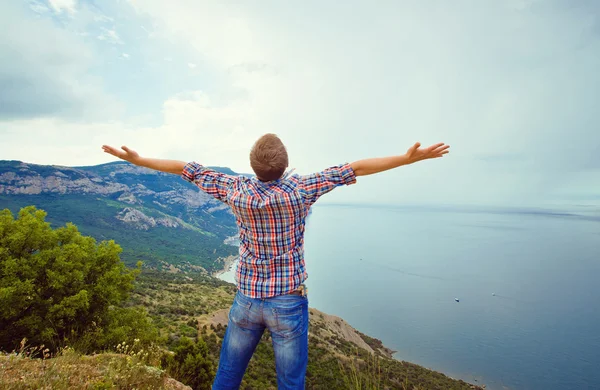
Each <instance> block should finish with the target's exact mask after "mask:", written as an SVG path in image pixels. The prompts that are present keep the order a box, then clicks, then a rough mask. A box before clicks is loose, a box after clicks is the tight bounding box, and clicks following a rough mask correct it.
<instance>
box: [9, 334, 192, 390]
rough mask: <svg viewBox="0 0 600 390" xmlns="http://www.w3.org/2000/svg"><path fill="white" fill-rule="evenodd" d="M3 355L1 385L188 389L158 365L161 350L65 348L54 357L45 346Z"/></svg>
mask: <svg viewBox="0 0 600 390" xmlns="http://www.w3.org/2000/svg"><path fill="white" fill-rule="evenodd" d="M25 342H26V341H25V340H23V341H22V342H21V348H20V350H19V351H13V353H10V354H2V355H0V388H2V389H7V390H9V389H10V390H13V389H14V390H21V389H48V390H49V389H52V390H63V389H65V390H66V389H90V390H92V389H93V390H100V389H114V388H117V389H184V388H185V386H183V385H181V384H179V383H178V382H175V381H173V380H172V379H170V378H169V377H168V376H167V375H166V373H165V372H164V371H163V370H161V369H160V368H157V367H156V366H157V365H158V360H157V359H158V356H159V353H158V351H157V350H153V351H144V350H142V349H140V348H136V346H135V345H134V346H127V345H121V344H119V345H118V346H117V348H116V350H117V352H116V353H101V354H97V355H92V356H85V355H81V354H79V353H77V352H75V351H74V350H73V349H72V348H64V349H62V350H60V351H59V352H58V353H57V354H56V355H55V356H50V355H49V354H48V352H47V349H44V348H43V346H40V347H28V346H27V345H26V344H25Z"/></svg>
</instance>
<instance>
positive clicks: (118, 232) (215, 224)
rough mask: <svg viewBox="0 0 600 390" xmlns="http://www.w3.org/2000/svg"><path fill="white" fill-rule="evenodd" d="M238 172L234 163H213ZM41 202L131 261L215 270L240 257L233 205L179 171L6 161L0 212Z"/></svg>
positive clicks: (54, 219) (1, 164)
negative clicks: (229, 165) (233, 242)
mask: <svg viewBox="0 0 600 390" xmlns="http://www.w3.org/2000/svg"><path fill="white" fill-rule="evenodd" d="M214 169H217V170H220V171H222V172H226V173H230V174H233V172H232V171H231V170H229V169H228V168H220V167H214ZM28 205H35V206H36V207H38V208H40V209H43V210H45V211H47V212H48V221H49V222H51V223H52V224H53V225H54V226H61V225H64V224H65V223H66V222H73V223H74V224H76V225H77V226H78V227H79V229H80V230H81V232H82V233H84V234H86V235H91V236H93V237H94V238H96V239H97V240H111V239H112V240H115V241H116V242H118V243H119V244H120V245H121V246H122V247H123V249H124V252H123V255H122V259H123V260H124V261H125V263H126V264H128V265H133V264H135V263H136V262H137V261H138V260H141V261H142V262H143V263H144V266H145V267H151V268H155V269H165V270H169V269H170V270H177V269H179V270H189V271H202V270H205V271H208V272H213V271H215V270H217V269H220V268H222V261H223V259H224V258H226V257H228V256H231V255H235V254H237V248H235V247H234V246H232V245H228V244H227V243H226V240H227V238H229V237H231V236H233V235H235V234H236V232H237V228H236V226H235V220H234V218H233V215H232V214H231V212H230V210H229V208H228V207H227V206H226V205H224V204H223V203H221V202H219V201H217V200H215V199H214V198H212V197H210V196H209V195H206V194H204V193H203V192H201V191H199V190H198V189H197V188H196V187H195V186H194V185H192V184H190V183H187V182H186V181H184V180H183V179H181V178H178V177H177V176H175V175H170V174H166V173H160V172H155V171H152V170H149V169H145V168H140V167H136V166H134V165H132V164H129V163H126V162H115V163H109V164H103V165H97V166H91V167H62V166H47V165H35V164H28V163H23V162H20V161H0V209H4V208H8V209H9V210H11V211H12V212H13V213H17V212H18V210H19V209H20V208H22V207H25V206H28Z"/></svg>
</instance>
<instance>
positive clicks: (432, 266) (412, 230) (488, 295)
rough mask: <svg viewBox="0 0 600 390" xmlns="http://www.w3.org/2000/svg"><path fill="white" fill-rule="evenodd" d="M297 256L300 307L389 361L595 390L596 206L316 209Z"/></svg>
mask: <svg viewBox="0 0 600 390" xmlns="http://www.w3.org/2000/svg"><path fill="white" fill-rule="evenodd" d="M305 259H306V265H307V269H308V275H309V277H308V280H307V286H308V291H309V301H310V306H311V307H314V308H317V309H319V310H322V311H324V312H326V313H329V314H334V315H338V316H340V317H342V318H344V319H345V320H346V321H348V322H349V323H350V324H351V325H352V326H353V327H355V328H357V329H358V330H360V331H361V332H363V333H366V334H368V335H370V336H372V337H376V338H378V339H380V340H382V341H383V343H384V345H386V346H387V347H389V348H391V349H393V350H394V351H397V352H396V353H395V354H394V357H395V358H397V359H399V360H405V361H410V362H413V363H417V364H420V365H422V366H424V367H427V368H431V369H434V370H436V371H441V372H443V373H445V374H446V375H448V376H451V377H453V378H459V379H463V380H466V381H468V382H470V383H474V384H480V385H481V384H485V385H486V386H487V388H488V389H492V390H496V389H525V390H527V389H532V390H554V389H555V390H569V389H573V390H583V389H600V207H587V208H586V207H575V206H573V207H566V206H564V207H562V208H560V209H548V208H508V207H481V206H480V207H473V206H435V207H434V206H418V205H416V206H415V205H413V206H406V205H405V206H370V205H324V206H321V205H317V206H315V207H313V208H312V214H311V215H310V216H309V217H308V220H307V228H306V236H305ZM234 268H235V267H233V268H232V269H231V270H230V271H229V272H226V273H224V274H222V275H221V278H222V279H224V280H227V281H233V278H234V274H233V273H234Z"/></svg>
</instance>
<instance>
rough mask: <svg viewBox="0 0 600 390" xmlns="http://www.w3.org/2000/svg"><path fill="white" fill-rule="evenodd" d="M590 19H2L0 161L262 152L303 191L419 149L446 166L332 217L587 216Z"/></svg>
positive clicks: (406, 173)
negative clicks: (490, 211)
mask: <svg viewBox="0 0 600 390" xmlns="http://www.w3.org/2000/svg"><path fill="white" fill-rule="evenodd" d="M599 18H600V3H599V2H596V1H595V0H579V1H577V0H564V1H558V0H547V1H545V0H504V1H495V0H485V1H484V0H470V1H467V0H454V1H443V0H439V1H438V0H428V1H422V0H415V1H410V0H403V1H386V0H381V1H378V2H371V1H367V0H364V1H346V2H343V3H340V2H337V1H312V0H306V1H303V2H283V1H275V0H271V1H269V0H265V1H242V0H238V1H202V0H172V1H164V0H102V1H99V0H96V1H84V0H28V1H18V0H10V1H4V2H1V3H0V26H1V27H0V159H4V160H21V161H25V162H30V163H37V164H55V165H67V166H81V165H95V164H100V163H105V162H109V161H113V160H114V158H113V157H112V156H109V155H106V154H103V153H102V151H101V146H102V145H103V144H111V145H115V146H121V145H127V146H129V147H131V148H133V149H135V150H137V151H138V152H139V153H140V154H141V155H143V156H149V157H156V158H169V159H178V160H184V161H191V160H194V161H197V162H200V163H202V164H205V165H219V166H227V167H231V168H232V169H234V170H235V171H238V172H250V166H249V160H248V154H249V150H250V148H251V146H252V144H253V142H254V141H255V140H256V139H257V138H258V137H259V136H260V135H262V134H264V133H268V132H272V133H276V134H278V135H279V136H280V137H281V139H282V140H283V142H284V143H285V144H286V146H287V149H288V153H289V155H290V168H295V169H296V172H297V173H300V174H304V173H311V172H314V171H319V170H322V169H324V168H326V167H329V166H333V165H337V164H341V163H345V162H352V161H354V160H359V159H363V158H368V157H381V156H387V155H395V154H402V153H404V152H405V151H406V149H408V147H410V146H411V145H412V144H413V143H414V142H417V141H419V142H421V143H422V144H424V145H429V144H433V143H437V142H445V143H447V144H449V145H451V152H450V154H449V155H448V156H445V157H444V158H442V159H436V160H431V161H425V162H420V163H417V164H414V165H410V166H405V167H401V168H398V169H397V170H395V171H392V172H385V173H382V174H379V175H374V176H368V177H361V178H359V182H358V185H355V186H351V187H348V188H345V189H343V190H336V191H334V193H332V194H331V195H330V196H328V200H329V201H331V202H339V203H346V202H354V203H356V202H361V203H363V202H364V203H382V204H398V203H411V202H413V203H414V202H425V203H436V204H510V205H520V204H527V205H537V204H540V205H542V204H552V203H556V202H567V203H569V202H570V203H578V204H579V203H580V204H595V205H599V206H600V157H599V154H600V108H599V102H600V19H599Z"/></svg>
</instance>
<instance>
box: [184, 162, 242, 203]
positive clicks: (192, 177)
mask: <svg viewBox="0 0 600 390" xmlns="http://www.w3.org/2000/svg"><path fill="white" fill-rule="evenodd" d="M181 177H182V178H183V179H184V180H185V181H189V182H190V183H193V184H195V185H196V186H198V188H200V189H201V190H202V191H203V192H206V193H207V194H209V195H211V196H213V197H215V198H216V199H218V200H220V201H221V202H225V203H226V202H227V191H228V190H229V188H230V187H231V185H232V184H233V182H234V180H235V177H234V176H231V175H226V174H224V173H221V172H217V171H215V170H213V169H210V168H207V167H205V166H203V165H200V164H198V163H196V162H190V163H187V164H186V165H185V167H184V168H183V172H182V173H181Z"/></svg>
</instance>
